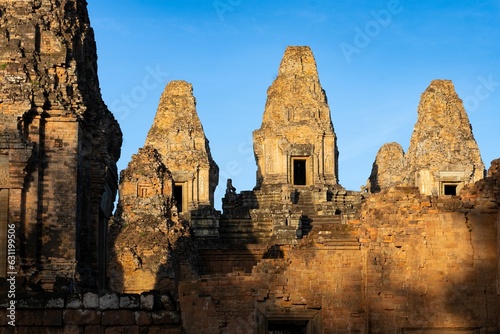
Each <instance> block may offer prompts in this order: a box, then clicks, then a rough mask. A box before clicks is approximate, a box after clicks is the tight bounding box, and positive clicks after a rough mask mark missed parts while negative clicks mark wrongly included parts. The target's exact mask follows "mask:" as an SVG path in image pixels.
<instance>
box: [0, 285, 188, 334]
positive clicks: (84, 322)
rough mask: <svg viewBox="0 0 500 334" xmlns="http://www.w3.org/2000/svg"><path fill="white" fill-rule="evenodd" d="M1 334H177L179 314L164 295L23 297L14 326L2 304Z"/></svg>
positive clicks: (17, 306)
mask: <svg viewBox="0 0 500 334" xmlns="http://www.w3.org/2000/svg"><path fill="white" fill-rule="evenodd" d="M1 304H2V305H1V310H0V332H2V333H14V332H16V333H85V334H87V333H89V334H90V333H91V334H101V333H127V334H128V333H131V334H134V333H137V334H139V333H141V334H143V333H144V334H149V333H151V334H156V333H164V334H180V333H181V332H182V331H181V327H180V314H179V312H178V310H176V309H175V305H173V304H172V301H171V299H170V297H169V296H167V295H160V294H159V293H154V292H148V293H142V294H140V295H134V294H121V295H118V294H110V293H102V294H98V293H93V292H88V293H84V294H73V295H58V294H50V293H44V294H39V295H31V296H22V297H21V298H19V302H18V304H17V305H16V312H15V317H16V319H15V324H16V326H15V327H13V326H11V325H9V322H10V321H11V320H10V318H9V317H8V315H9V314H11V313H10V311H9V310H8V309H7V304H6V303H5V302H4V301H2V302H1Z"/></svg>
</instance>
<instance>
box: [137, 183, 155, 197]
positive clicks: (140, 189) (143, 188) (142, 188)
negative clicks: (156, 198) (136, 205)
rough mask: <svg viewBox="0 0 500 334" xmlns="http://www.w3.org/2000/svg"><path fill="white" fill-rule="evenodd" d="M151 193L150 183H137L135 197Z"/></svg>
mask: <svg viewBox="0 0 500 334" xmlns="http://www.w3.org/2000/svg"><path fill="white" fill-rule="evenodd" d="M152 195H153V186H152V185H151V184H150V183H145V182H140V183H139V182H138V183H137V197H139V198H148V197H151V196H152Z"/></svg>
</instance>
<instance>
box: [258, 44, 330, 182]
mask: <svg viewBox="0 0 500 334" xmlns="http://www.w3.org/2000/svg"><path fill="white" fill-rule="evenodd" d="M267 95H268V98H267V103H266V107H265V111H264V117H263V120H262V126H261V128H260V129H258V130H256V131H254V132H253V140H254V152H255V158H256V162H257V168H258V169H257V188H260V186H261V185H272V184H290V185H293V186H307V185H316V186H320V187H324V186H333V185H337V184H338V149H337V140H336V136H335V132H334V129H333V124H332V120H331V117H330V108H329V107H328V102H327V98H326V94H325V91H324V90H323V88H321V84H320V82H319V76H318V71H317V68H316V61H315V60H314V56H313V53H312V51H311V49H310V48H309V47H307V46H290V47H288V48H287V49H286V51H285V55H284V57H283V60H282V61H281V64H280V67H279V70H278V76H277V78H276V80H274V82H273V83H272V85H271V87H269V89H268V91H267Z"/></svg>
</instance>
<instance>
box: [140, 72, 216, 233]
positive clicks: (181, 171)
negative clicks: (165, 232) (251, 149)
mask: <svg viewBox="0 0 500 334" xmlns="http://www.w3.org/2000/svg"><path fill="white" fill-rule="evenodd" d="M145 145H149V146H151V147H153V148H155V149H156V150H157V151H158V153H159V154H160V156H161V159H162V161H163V163H165V165H166V166H167V168H168V169H169V170H170V172H171V173H172V178H173V180H174V191H173V194H174V198H175V203H176V208H177V211H178V212H179V214H180V216H182V217H184V218H185V219H187V220H189V221H190V223H191V228H192V229H193V232H194V234H195V235H197V236H200V237H201V236H204V237H217V236H218V224H219V223H218V220H217V212H215V209H214V192H215V188H216V187H217V184H218V183H219V167H218V166H217V164H216V163H215V161H214V160H213V159H212V155H211V153H210V147H209V143H208V140H207V138H206V137H205V132H204V131H203V126H202V125H201V122H200V119H199V117H198V114H197V112H196V100H195V98H194V96H193V86H192V85H191V84H190V83H187V82H186V81H171V82H170V83H169V84H168V85H167V87H166V88H165V91H164V92H163V94H162V96H161V99H160V104H159V106H158V111H157V112H156V116H155V119H154V122H153V125H152V126H151V129H150V130H149V133H148V136H147V138H146V144H145Z"/></svg>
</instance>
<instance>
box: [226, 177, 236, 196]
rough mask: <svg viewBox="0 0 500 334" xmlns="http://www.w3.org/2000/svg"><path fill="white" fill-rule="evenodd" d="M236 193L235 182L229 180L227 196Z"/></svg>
mask: <svg viewBox="0 0 500 334" xmlns="http://www.w3.org/2000/svg"><path fill="white" fill-rule="evenodd" d="M235 193H236V188H235V187H234V186H233V180H231V179H227V184H226V195H229V194H235Z"/></svg>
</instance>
